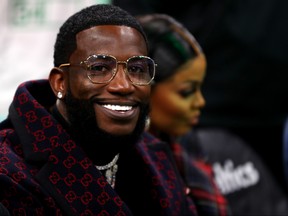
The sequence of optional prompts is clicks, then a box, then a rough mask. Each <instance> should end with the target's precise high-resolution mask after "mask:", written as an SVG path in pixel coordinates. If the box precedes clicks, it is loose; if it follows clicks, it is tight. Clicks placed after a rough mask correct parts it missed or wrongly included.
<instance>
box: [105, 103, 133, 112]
mask: <svg viewBox="0 0 288 216" xmlns="http://www.w3.org/2000/svg"><path fill="white" fill-rule="evenodd" d="M103 107H105V108H107V109H110V110H114V111H128V110H131V109H132V106H120V105H112V104H105V105H103Z"/></svg>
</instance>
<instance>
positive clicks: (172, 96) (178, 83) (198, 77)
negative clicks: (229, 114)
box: [150, 55, 206, 136]
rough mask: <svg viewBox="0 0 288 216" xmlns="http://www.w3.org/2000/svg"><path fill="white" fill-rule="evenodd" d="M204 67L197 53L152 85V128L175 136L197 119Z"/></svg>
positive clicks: (193, 123) (194, 123)
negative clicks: (168, 76) (174, 71)
mask: <svg viewBox="0 0 288 216" xmlns="http://www.w3.org/2000/svg"><path fill="white" fill-rule="evenodd" d="M205 71H206V59H205V57H204V56H203V55H199V56H198V57H196V58H194V59H193V60H190V61H188V62H187V63H186V64H185V65H183V66H182V67H180V68H179V69H178V71H177V72H176V73H175V74H174V75H173V76H172V77H170V78H169V79H167V80H164V81H163V82H160V83H157V84H156V85H155V86H154V87H153V89H152V94H151V113H150V117H151V128H152V130H154V129H155V130H157V131H161V132H165V133H167V134H170V135H176V136H178V135H183V134H184V133H186V132H188V131H189V130H190V129H191V128H192V127H193V126H194V125H196V124H197V123H198V120H199V116H200V112H201V109H202V108H203V107H204V106H205V99H204V98H203V95H202V93H201V90H200V87H201V84H202V82H203V79H204V77H205ZM156 73H157V72H156Z"/></svg>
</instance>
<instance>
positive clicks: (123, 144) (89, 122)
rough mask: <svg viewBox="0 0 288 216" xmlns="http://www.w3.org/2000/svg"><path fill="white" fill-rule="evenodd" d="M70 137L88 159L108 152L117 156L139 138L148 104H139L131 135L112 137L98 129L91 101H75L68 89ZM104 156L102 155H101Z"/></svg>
mask: <svg viewBox="0 0 288 216" xmlns="http://www.w3.org/2000/svg"><path fill="white" fill-rule="evenodd" d="M65 103H66V107H67V117H68V121H69V123H70V127H69V131H70V133H71V136H72V137H73V138H74V139H75V140H76V142H77V143H79V144H80V145H81V147H82V148H83V149H84V151H85V152H86V153H87V154H88V156H89V157H90V158H93V157H95V155H96V152H97V156H99V154H105V152H110V153H111V154H114V155H115V154H117V153H119V152H121V151H123V150H125V149H127V148H131V147H132V146H133V145H134V144H135V143H136V142H137V141H138V140H139V138H140V136H141V134H142V132H143V131H144V127H145V120H146V117H147V115H148V113H149V105H148V104H140V114H139V119H138V122H137V124H136V127H135V129H134V130H133V131H132V133H131V134H127V135H113V134H110V133H107V132H106V131H104V130H102V129H101V128H99V126H98V124H97V121H96V114H95V111H94V108H93V102H92V100H81V99H76V98H75V97H74V96H73V95H72V93H71V91H70V89H69V90H68V92H67V94H66V96H65ZM103 156H104V155H103Z"/></svg>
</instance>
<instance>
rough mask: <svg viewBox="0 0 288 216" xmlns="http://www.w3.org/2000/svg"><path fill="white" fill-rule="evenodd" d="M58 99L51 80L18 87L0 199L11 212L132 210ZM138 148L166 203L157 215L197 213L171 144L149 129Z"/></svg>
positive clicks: (0, 138) (7, 127) (6, 136)
mask: <svg viewBox="0 0 288 216" xmlns="http://www.w3.org/2000/svg"><path fill="white" fill-rule="evenodd" d="M42 95H44V96H45V97H43V96H42ZM54 103H55V98H54V95H53V93H52V91H51V89H50V86H49V83H48V81H47V80H38V81H30V82H26V83H23V84H21V85H20V86H19V88H18V89H17V91H16V94H15V97H14V100H13V103H12V104H11V106H10V109H9V116H8V118H7V119H6V120H5V121H3V122H2V123H1V124H0V129H1V130H0V201H1V202H2V203H3V204H4V205H5V206H6V207H7V208H8V209H9V211H10V213H11V215H59V216H60V215H77V216H78V215H83V216H84V215H85V216H87V215H119V216H120V215H123V216H124V215H132V213H131V211H130V209H129V208H128V206H127V205H126V204H125V202H123V200H122V199H121V197H119V195H118V194H117V193H116V192H115V190H114V189H113V188H112V187H111V186H110V185H109V183H108V182H107V181H106V179H105V178H104V177H103V176H102V174H101V173H100V171H98V170H97V169H96V168H95V166H94V165H93V163H92V162H91V160H90V159H89V158H88V157H87V156H86V154H85V153H84V152H83V150H82V149H81V147H79V146H78V145H77V143H75V142H74V140H72V139H71V137H70V136H69V134H67V133H66V131H65V130H64V129H63V127H62V126H61V125H60V124H59V123H58V122H57V121H56V120H55V119H54V118H53V116H52V115H51V114H50V113H49V112H48V111H47V108H48V107H50V106H51V105H52V104H54ZM135 153H137V154H139V156H140V157H141V158H142V160H143V161H144V163H145V164H146V166H145V168H146V171H145V172H146V173H147V174H148V175H149V176H150V179H151V185H152V187H151V189H150V190H151V191H150V192H151V197H152V198H153V201H154V202H155V203H156V204H157V205H158V206H159V207H160V208H159V209H161V210H160V211H161V212H158V213H157V215H175V216H176V215H183V214H185V215H196V212H195V206H194V204H193V202H192V200H191V199H189V198H188V197H186V196H185V195H184V186H183V184H182V182H181V180H179V174H178V172H177V171H176V170H175V165H174V164H173V163H171V161H170V159H171V156H170V155H169V152H168V153H167V148H165V145H164V144H163V143H159V141H158V140H156V139H155V138H154V137H152V136H150V135H148V134H144V136H143V139H141V141H140V142H139V143H138V144H137V145H135ZM143 172H144V171H143Z"/></svg>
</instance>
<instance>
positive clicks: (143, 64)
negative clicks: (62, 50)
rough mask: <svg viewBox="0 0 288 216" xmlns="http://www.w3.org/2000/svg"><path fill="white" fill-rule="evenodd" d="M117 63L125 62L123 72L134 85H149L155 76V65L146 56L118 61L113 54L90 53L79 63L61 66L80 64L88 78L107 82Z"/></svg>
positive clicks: (102, 82)
mask: <svg viewBox="0 0 288 216" xmlns="http://www.w3.org/2000/svg"><path fill="white" fill-rule="evenodd" d="M118 64H125V66H126V67H125V70H124V71H125V73H126V75H127V77H128V78H129V80H130V81H131V82H132V83H133V84H135V85H149V84H150V83H151V82H152V81H153V79H154V76H155V67H156V66H157V65H156V64H155V62H154V60H153V59H151V58H150V57H148V56H132V57H130V58H128V59H127V60H126V61H118V60H117V59H116V58H115V57H114V56H111V55H105V54H97V55H96V54H95V55H90V56H88V58H87V59H86V60H85V61H81V62H80V63H79V64H71V63H65V64H61V65H60V66H59V68H61V67H69V66H80V67H82V68H83V69H85V70H86V72H87V77H88V79H89V80H90V81H91V82H92V83H94V84H105V83H109V82H110V81H111V80H112V79H113V78H114V77H115V75H116V73H117V71H118V70H117V68H118Z"/></svg>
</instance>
